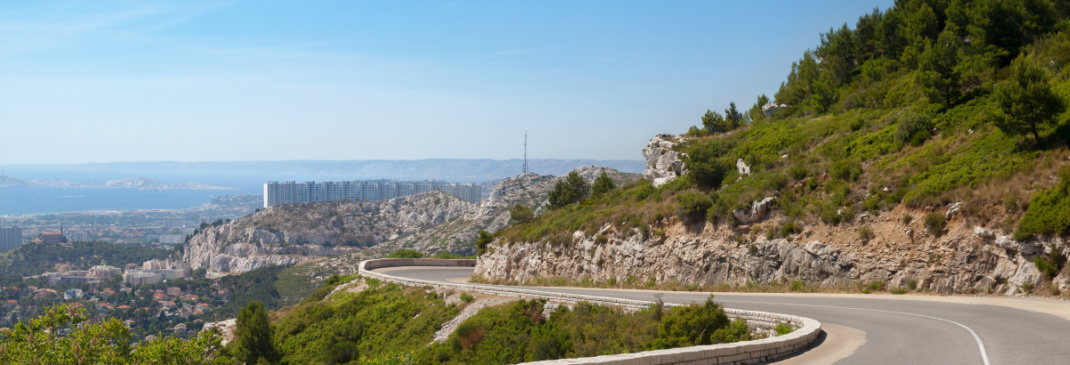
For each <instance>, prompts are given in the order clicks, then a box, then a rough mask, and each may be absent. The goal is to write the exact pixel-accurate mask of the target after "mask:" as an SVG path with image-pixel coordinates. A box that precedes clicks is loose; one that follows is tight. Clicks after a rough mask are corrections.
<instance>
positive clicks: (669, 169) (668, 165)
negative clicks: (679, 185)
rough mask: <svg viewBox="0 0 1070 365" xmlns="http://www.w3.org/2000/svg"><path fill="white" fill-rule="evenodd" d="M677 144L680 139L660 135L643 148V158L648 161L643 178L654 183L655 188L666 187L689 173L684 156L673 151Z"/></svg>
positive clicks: (668, 135)
mask: <svg viewBox="0 0 1070 365" xmlns="http://www.w3.org/2000/svg"><path fill="white" fill-rule="evenodd" d="M677 142H679V137H676V136H673V135H670V134H659V135H657V136H654V138H651V139H650V143H647V145H646V147H643V157H644V158H645V159H646V170H644V171H643V178H645V179H647V180H649V181H651V182H653V183H654V186H655V187H659V186H662V185H665V184H667V183H669V182H671V181H673V180H675V179H676V178H677V177H680V176H683V174H685V173H687V168H686V167H685V166H684V161H683V159H682V157H683V155H684V154H682V153H679V152H676V151H674V150H673V147H675V146H676V144H677Z"/></svg>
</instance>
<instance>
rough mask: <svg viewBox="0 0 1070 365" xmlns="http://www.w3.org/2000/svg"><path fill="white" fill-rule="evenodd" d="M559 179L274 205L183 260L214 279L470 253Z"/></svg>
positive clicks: (197, 242)
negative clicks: (405, 254)
mask: <svg viewBox="0 0 1070 365" xmlns="http://www.w3.org/2000/svg"><path fill="white" fill-rule="evenodd" d="M573 171H574V172H576V173H578V174H579V175H580V176H581V177H583V178H584V180H585V181H587V182H588V183H592V182H593V181H594V179H595V178H597V177H598V176H599V175H601V174H602V172H603V171H604V172H606V174H607V175H608V176H609V177H610V178H612V179H613V180H614V181H615V182H616V183H617V184H618V185H623V184H625V183H628V182H632V181H635V180H638V179H639V176H637V175H635V174H625V173H621V172H619V171H617V170H614V169H610V168H604V167H598V166H585V167H580V168H577V169H575V170H573ZM559 179H561V177H555V176H552V175H539V174H535V173H527V174H521V175H517V176H515V177H510V178H506V179H502V180H501V181H500V182H499V183H498V184H497V186H495V188H494V189H493V190H492V191H491V193H490V197H489V198H488V199H486V200H483V201H481V202H479V203H478V204H472V203H469V202H467V201H464V200H462V199H460V198H457V197H455V196H453V195H449V194H446V193H442V192H428V193H422V194H416V195H409V196H405V197H399V198H395V199H391V200H387V201H382V202H344V201H340V202H323V203H310V204H288V205H277V206H272V207H269V208H267V209H265V210H263V211H260V212H257V213H255V214H252V215H249V216H246V217H242V218H239V219H237V220H235V221H233V222H230V223H226V224H222V225H217V226H210V227H206V228H204V229H201V230H199V231H198V232H197V234H195V235H194V236H193V237H192V238H191V239H190V240H189V242H188V243H187V244H186V245H185V246H184V250H183V255H182V258H183V261H185V262H189V263H190V266H191V267H192V268H194V269H197V268H206V269H208V274H209V275H210V276H213V277H216V276H222V275H228V274H239V273H243V272H246V271H250V270H254V269H257V268H260V267H264V266H269V265H284V266H289V265H295V264H299V263H303V262H306V261H311V260H316V263H314V264H313V265H315V266H316V267H317V270H313V271H317V272H330V273H341V274H351V273H354V272H356V270H357V263H359V261H360V260H361V259H365V258H375V257H386V256H387V255H389V254H390V253H391V252H394V251H395V250H398V249H415V250H418V251H421V252H423V253H425V254H428V255H434V254H436V253H439V252H449V253H453V254H461V255H471V254H474V253H475V247H473V246H472V244H471V243H472V242H474V241H475V239H476V236H477V235H478V232H479V230H481V229H483V230H487V231H489V232H495V231H497V230H499V229H502V228H504V227H506V226H508V225H509V224H510V221H509V220H510V216H509V208H510V207H512V206H513V205H516V204H523V205H525V206H527V207H530V208H532V210H534V211H535V213H536V214H539V213H541V212H543V211H545V210H546V209H547V206H548V203H547V195H548V194H549V191H550V190H551V189H553V187H554V184H556V183H557V181H558V180H559Z"/></svg>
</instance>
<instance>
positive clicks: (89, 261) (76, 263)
mask: <svg viewBox="0 0 1070 365" xmlns="http://www.w3.org/2000/svg"><path fill="white" fill-rule="evenodd" d="M171 252H172V251H171V250H170V249H165V248H153V247H146V246H137V245H122V244H115V243H109V242H103V241H86V242H74V243H70V244H58V243H53V244H46V243H40V244H36V243H34V244H26V245H22V246H19V247H17V248H15V249H13V250H9V251H5V252H3V253H0V272H3V273H5V274H10V275H19V276H32V275H40V274H43V273H45V272H48V271H55V270H57V269H59V268H60V267H62V268H63V269H64V270H85V269H89V268H90V267H92V266H94V265H102V264H103V265H112V266H117V267H123V265H126V264H127V263H137V264H141V263H142V262H144V261H148V260H152V259H164V258H167V256H168V255H170V254H171Z"/></svg>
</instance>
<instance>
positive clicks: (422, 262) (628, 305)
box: [360, 259, 821, 364]
mask: <svg viewBox="0 0 1070 365" xmlns="http://www.w3.org/2000/svg"><path fill="white" fill-rule="evenodd" d="M475 261H476V260H448V259H381V260H367V261H362V262H361V263H360V275H363V276H366V277H373V278H377V279H379V280H383V281H387V282H392V283H398V284H402V285H410V286H431V287H435V288H437V289H453V290H467V291H475V292H480V293H485V294H493V295H500V296H514V297H530V298H546V299H552V300H556V301H562V302H573V303H575V302H580V301H587V302H591V303H595V304H602V305H611V306H618V307H623V308H625V309H631V310H637V309H641V308H645V307H648V306H650V304H651V302H648V301H641V300H630V299H619V298H610V297H599V296H593V295H581V294H566V293H550V292H545V291H538V290H528V289H520V288H512V287H508V286H496V285H482V284H462V283H447V282H438V281H428V280H420V279H409V278H401V277H396V276H393V275H387V274H383V273H377V272H373V271H371V270H375V269H381V268H387V267H399V266H443V267H471V266H475ZM724 311H725V313H726V314H728V316H729V317H732V318H743V319H746V320H747V324H748V325H749V326H751V327H757V328H762V329H771V328H773V327H775V326H776V325H777V324H780V323H790V324H791V325H792V326H794V327H795V328H796V329H795V331H792V332H791V333H789V334H786V335H783V336H776V337H768V338H763V339H760V340H754V341H744V342H735V343H724V344H716V345H705V346H692V347H682V348H675V349H666V350H656V351H644V352H637V353H631V354H618V355H606V356H596V357H586V358H578V359H560V360H550V361H539V362H533V363H532V364H754V363H759V362H765V361H769V360H773V359H777V358H781V357H785V356H788V355H791V354H793V353H795V352H797V351H799V350H801V349H804V348H806V347H808V346H810V344H812V343H813V342H814V341H815V340H817V338H818V337H819V336H820V335H821V322H818V321H816V320H813V319H810V318H806V317H798V316H791V315H786V314H778V313H769V312H758V311H744V310H737V309H730V308H725V309H724Z"/></svg>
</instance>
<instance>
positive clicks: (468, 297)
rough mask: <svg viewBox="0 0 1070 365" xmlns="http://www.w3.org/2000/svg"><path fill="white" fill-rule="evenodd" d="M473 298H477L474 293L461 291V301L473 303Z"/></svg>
mask: <svg viewBox="0 0 1070 365" xmlns="http://www.w3.org/2000/svg"><path fill="white" fill-rule="evenodd" d="M473 300H476V298H475V297H473V296H472V294H468V293H461V301H462V302H465V303H471V302H472V301H473Z"/></svg>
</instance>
